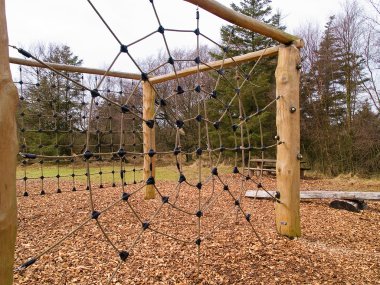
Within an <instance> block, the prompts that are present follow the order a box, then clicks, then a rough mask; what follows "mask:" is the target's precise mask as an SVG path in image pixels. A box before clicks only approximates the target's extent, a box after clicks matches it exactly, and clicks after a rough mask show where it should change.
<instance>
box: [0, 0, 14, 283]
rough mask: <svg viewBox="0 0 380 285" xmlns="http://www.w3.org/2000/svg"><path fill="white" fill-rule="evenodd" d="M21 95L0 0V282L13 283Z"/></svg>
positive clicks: (3, 5)
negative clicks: (13, 78)
mask: <svg viewBox="0 0 380 285" xmlns="http://www.w3.org/2000/svg"><path fill="white" fill-rule="evenodd" d="M17 102H18V95H17V88H16V86H15V85H14V84H13V81H12V75H11V71H10V67H9V50H8V33H7V21H6V15H5V3H4V0H0V137H1V139H0V173H1V179H0V284H2V285H8V284H12V283H13V263H14V250H15V242H16V228H17V205H16V164H17V163H16V157H17V152H18V141H17V128H16V117H15V116H16V109H17Z"/></svg>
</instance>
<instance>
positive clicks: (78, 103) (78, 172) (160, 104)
mask: <svg viewBox="0 0 380 285" xmlns="http://www.w3.org/2000/svg"><path fill="white" fill-rule="evenodd" d="M88 2H89V4H90V6H91V8H92V9H93V10H94V11H95V12H96V14H97V15H98V17H99V18H100V20H101V21H102V22H103V23H104V25H105V26H106V27H107V29H108V30H109V32H110V33H111V34H112V36H113V37H114V39H115V40H116V41H117V42H118V44H119V45H120V50H119V52H118V53H117V55H116V57H115V58H114V60H113V61H112V63H111V64H110V66H109V68H108V69H107V71H106V72H105V73H104V75H102V76H89V75H84V74H79V73H70V72H67V71H59V70H57V69H56V68H54V67H52V66H51V65H49V64H46V63H44V62H42V61H41V60H40V59H38V58H37V57H36V56H34V55H33V54H32V53H30V52H28V51H25V50H24V49H21V48H18V47H14V48H16V49H17V50H18V51H19V52H20V53H21V54H22V55H24V56H25V57H27V58H31V59H33V60H35V61H37V62H39V64H40V65H42V67H37V68H33V69H30V68H26V67H22V66H20V67H19V78H18V79H16V80H15V83H16V84H17V85H18V87H19V94H20V113H19V132H20V135H19V137H20V162H21V169H22V176H21V177H19V181H18V185H19V196H24V197H28V196H30V195H36V194H40V195H46V194H53V193H57V195H58V194H61V195H62V193H63V192H75V191H80V190H83V191H87V192H86V193H87V196H88V205H89V208H88V211H87V214H85V218H83V219H82V220H81V221H80V222H78V223H76V226H74V227H73V228H72V229H71V230H70V231H69V232H68V233H65V234H64V235H63V236H62V237H61V238H57V239H56V240H55V241H54V242H52V243H51V244H49V245H47V247H46V248H44V249H43V250H41V251H40V252H39V253H37V254H35V255H34V256H32V257H31V258H29V259H28V260H26V261H25V262H24V263H23V264H21V265H19V266H18V267H17V269H16V271H17V272H22V271H24V270H26V269H27V268H28V267H29V266H31V265H33V264H34V263H36V262H37V261H38V260H39V259H41V258H42V257H43V256H44V255H46V254H48V253H51V252H54V251H55V250H56V249H57V248H58V247H59V246H60V245H61V244H63V243H64V242H65V241H66V240H68V239H69V238H73V236H75V234H76V233H77V232H78V231H79V230H81V229H83V228H84V227H85V226H87V225H88V224H90V223H94V224H95V225H96V228H97V229H98V231H99V232H100V233H101V235H102V237H103V238H104V240H105V241H106V242H107V244H108V245H109V248H110V249H111V250H112V251H114V253H115V256H117V257H118V261H117V263H116V265H115V266H114V268H113V270H112V273H111V274H110V275H109V276H108V278H107V279H108V281H107V284H109V283H111V282H112V280H113V279H114V277H115V276H116V275H117V273H118V272H119V270H120V269H121V268H122V267H123V264H125V263H126V262H127V261H128V260H129V259H130V258H131V257H132V254H134V255H137V254H138V253H137V252H136V251H137V250H136V248H137V246H138V244H139V243H140V242H141V240H142V239H143V238H144V236H145V235H146V234H147V233H150V234H155V235H158V236H161V237H164V238H167V239H168V240H171V241H175V242H177V243H180V244H184V245H187V246H193V247H195V250H196V260H197V261H196V264H197V272H198V277H199V274H200V271H201V269H200V267H201V264H202V263H201V248H202V246H201V245H202V243H203V242H204V241H207V240H210V239H211V238H212V236H213V234H214V233H215V232H216V231H218V230H219V229H220V227H221V226H222V225H223V224H224V223H225V221H226V219H227V218H228V217H229V216H231V215H232V214H233V213H235V214H236V217H239V216H241V217H243V218H244V219H245V220H246V223H247V225H248V227H249V228H250V229H251V231H252V233H253V235H254V236H255V238H256V239H257V241H258V242H260V243H263V241H262V239H261V237H260V233H259V232H258V231H257V230H256V228H255V226H254V223H253V219H252V216H251V214H250V213H248V212H247V211H246V209H245V208H244V204H243V197H244V193H245V191H246V190H247V189H248V188H256V189H262V190H264V191H266V187H265V185H264V184H263V181H262V176H259V177H255V176H252V175H250V172H249V169H250V168H251V165H250V163H251V162H250V161H251V158H253V156H254V155H255V156H259V157H261V158H263V157H264V153H265V152H274V149H275V147H276V146H277V145H278V144H280V143H281V141H280V140H279V138H278V137H276V136H275V134H276V133H275V132H274V133H270V135H264V133H263V126H262V123H261V118H262V116H264V115H265V114H268V113H269V111H271V108H273V106H274V104H275V103H276V101H277V100H278V99H279V98H278V97H277V98H276V97H275V96H273V98H272V99H271V100H267V102H265V104H264V105H260V104H259V103H258V102H257V101H258V100H257V98H256V95H255V94H254V93H253V92H252V93H250V94H249V95H248V98H250V100H253V101H254V102H255V106H256V107H255V109H254V110H246V109H247V108H246V106H245V101H244V100H246V98H247V93H246V92H245V91H244V90H245V89H247V90H250V89H252V88H247V87H252V86H254V87H257V86H255V83H254V80H253V79H254V77H255V71H256V68H257V66H258V64H259V63H260V61H261V60H262V57H259V58H258V60H256V62H254V63H251V64H249V65H247V66H243V65H238V64H235V67H233V68H227V67H225V62H227V60H229V61H232V62H233V61H234V58H233V57H232V55H230V54H229V46H228V45H227V46H226V45H224V46H223V45H220V44H218V43H217V42H216V41H214V40H212V39H211V38H210V37H208V36H206V35H204V34H203V33H202V32H201V28H200V13H199V11H198V10H197V11H196V27H195V29H194V28H193V29H189V30H178V29H170V28H166V27H165V26H164V23H163V22H161V19H160V17H159V14H158V12H157V9H156V7H155V4H154V2H153V1H149V2H150V4H151V7H152V9H153V11H154V14H155V16H156V19H157V24H158V28H157V29H156V30H155V31H153V32H152V33H150V34H148V35H145V36H143V37H142V38H140V39H138V40H136V41H134V42H131V43H129V44H124V43H123V42H122V41H121V40H120V39H119V38H118V37H117V35H116V34H115V33H114V31H113V30H112V29H111V27H110V26H109V25H108V23H107V22H106V20H105V19H104V18H103V17H102V15H101V13H100V12H99V11H98V10H97V8H96V7H95V6H94V4H93V3H92V2H91V1H88ZM168 33H191V34H193V35H194V36H195V42H196V48H195V51H194V56H193V57H192V58H176V56H175V55H174V54H173V52H172V50H171V49H170V48H169V44H168V40H167V34H168ZM156 34H159V35H161V38H162V41H163V43H164V47H165V54H166V58H165V60H163V62H162V63H159V64H158V65H157V66H155V67H153V68H151V69H149V70H147V69H146V67H145V66H143V65H141V64H139V63H138V61H137V60H136V59H135V58H134V57H133V55H132V54H131V52H130V48H131V47H132V46H134V45H136V44H138V43H143V42H144V40H145V39H147V38H149V37H151V36H153V35H156ZM231 38H232V37H231ZM201 40H206V41H207V42H209V43H211V44H213V45H215V46H216V49H215V50H216V51H217V53H218V54H219V60H220V61H221V64H220V66H218V67H217V68H214V67H213V66H212V65H210V64H209V63H207V62H206V61H205V60H204V58H205V55H204V54H202V49H201ZM263 54H264V53H263ZM124 55H126V56H127V57H128V58H129V59H130V60H131V62H132V63H133V64H134V66H135V68H137V70H139V72H140V75H141V76H140V79H138V80H126V79H120V78H115V77H112V76H110V75H109V73H110V70H111V69H112V67H113V66H114V64H115V62H116V61H117V60H118V59H119V57H120V56H124ZM226 65H227V64H226ZM168 67H169V69H170V70H171V71H172V74H173V76H172V79H171V80H165V81H162V82H158V83H157V82H155V81H154V78H157V76H159V75H162V74H163V72H166V71H167V70H168ZM180 67H181V68H183V67H188V68H195V70H196V72H195V73H194V75H191V76H188V77H185V78H182V77H181V68H180ZM204 67H205V68H207V69H208V70H209V72H207V73H206V72H201V71H202V68H204ZM47 79H49V80H47ZM143 86H144V88H149V89H151V90H152V92H154V94H155V95H154V97H155V98H154V104H153V105H154V106H155V110H154V112H153V116H152V117H150V118H145V117H144V116H143V113H144V108H145V107H146V106H144V104H143V91H142V89H143ZM144 103H145V102H144ZM143 129H145V131H146V132H149V133H150V134H151V138H150V139H149V140H148V142H144V141H143V139H142V133H143ZM153 130H155V131H156V133H157V137H160V138H162V139H165V141H166V142H165V143H162V142H158V143H157V144H156V143H155V142H154V138H153V137H152V136H154V133H153V132H152V131H153ZM152 134H153V135H152ZM46 142H49V143H50V144H47V143H46ZM168 146H169V147H168ZM168 148H169V149H168ZM160 157H161V158H168V160H170V161H171V162H173V163H174V164H175V166H176V167H175V168H176V170H175V171H176V172H177V182H176V183H175V185H171V186H170V187H168V185H167V184H162V185H161V184H160V182H159V181H156V180H157V179H156V177H155V173H154V172H155V166H156V165H157V164H159V158H160ZM186 159H192V160H194V161H195V163H194V164H193V165H192V166H191V167H194V166H195V168H196V171H195V172H193V173H190V171H188V168H189V164H188V162H186ZM144 160H145V161H147V164H146V165H145V168H147V169H146V170H147V172H148V174H149V175H148V177H147V179H143V176H142V173H141V172H142V170H143V167H141V166H140V165H141V164H142V163H143V161H144ZM226 161H230V162H231V164H232V167H231V169H229V173H230V174H227V175H226V174H223V173H222V170H223V169H224V168H225V167H224V164H223V163H224V162H226ZM81 165H83V166H81ZM30 169H31V170H32V173H34V174H33V175H29V174H28V173H31V171H30ZM36 169H37V171H36ZM52 169H53V170H52ZM53 172H54V174H52V173H53ZM35 173H38V175H36V174H35ZM192 176H194V177H192ZM234 181H239V182H238V183H235V182H234ZM52 185H55V186H54V188H55V190H54V191H51V189H52V188H53V187H52ZM237 185H238V186H237ZM106 187H112V188H114V189H115V191H117V192H118V193H120V195H119V197H118V198H115V199H114V200H113V201H112V202H110V203H108V204H107V205H103V204H104V203H101V202H98V201H96V191H100V190H98V189H100V188H106ZM147 187H150V188H151V189H153V190H154V193H155V196H156V198H155V200H154V204H153V205H154V206H153V208H154V210H153V211H152V212H151V213H149V215H148V214H147V212H144V211H141V210H138V209H137V204H138V203H142V201H141V199H142V196H141V193H142V192H143V191H144V190H145V189H146V188H147ZM168 188H171V189H168ZM189 192H191V193H195V194H192V196H194V197H196V198H195V199H193V200H187V197H188V195H189V194H188V193H189ZM268 194H269V195H271V194H270V193H269V192H268ZM271 196H272V195H271ZM272 198H273V200H274V201H277V198H276V197H273V196H272ZM74 199H75V198H74ZM221 200H223V201H228V203H229V204H230V210H229V211H226V212H225V213H223V214H222V215H218V217H217V218H215V215H214V212H215V211H216V207H217V205H218V203H219V202H220V201H221ZM190 201H191V202H190ZM121 205H124V207H122V208H120V207H121ZM112 211H127V213H126V214H128V215H129V219H128V222H131V227H133V226H136V225H137V228H138V230H131V231H130V232H129V233H126V236H128V239H126V240H121V239H119V238H116V237H115V236H114V235H113V234H112V233H111V232H110V230H109V229H108V228H107V224H106V221H109V219H104V221H103V220H102V217H103V216H106V215H107V214H109V213H112ZM164 212H165V214H164ZM174 215H177V216H178V217H179V220H180V221H185V220H187V221H188V224H189V227H190V226H191V227H192V229H189V231H188V233H187V235H182V234H181V235H178V234H176V230H175V227H176V222H173V219H172V217H173V216H174ZM207 216H209V217H212V224H211V226H206V221H207ZM176 221H178V220H176Z"/></svg>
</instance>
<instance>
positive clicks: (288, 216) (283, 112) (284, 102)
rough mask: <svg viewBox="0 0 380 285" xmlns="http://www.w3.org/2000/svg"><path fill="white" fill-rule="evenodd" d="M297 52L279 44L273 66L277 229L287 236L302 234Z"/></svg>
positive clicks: (291, 47)
mask: <svg viewBox="0 0 380 285" xmlns="http://www.w3.org/2000/svg"><path fill="white" fill-rule="evenodd" d="M299 64H300V53H299V50H298V49H297V48H296V47H295V46H293V45H291V46H281V47H280V49H279V53H278V63H277V69H276V94H277V96H280V99H279V100H277V114H276V124H277V135H278V136H279V138H280V141H281V142H283V143H282V144H280V145H278V147H277V162H276V174H277V189H278V190H279V192H280V198H279V200H280V202H276V205H275V210H276V227H277V232H278V233H280V234H282V235H285V236H288V237H298V236H300V235H301V226H300V160H299V159H298V158H300V157H299V153H300V110H299V84H300V71H299V68H298V67H299Z"/></svg>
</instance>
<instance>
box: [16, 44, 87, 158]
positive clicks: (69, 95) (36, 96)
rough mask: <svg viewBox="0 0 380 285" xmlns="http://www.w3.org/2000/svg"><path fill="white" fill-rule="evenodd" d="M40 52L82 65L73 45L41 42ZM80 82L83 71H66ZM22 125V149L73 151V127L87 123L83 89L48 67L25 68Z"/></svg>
mask: <svg viewBox="0 0 380 285" xmlns="http://www.w3.org/2000/svg"><path fill="white" fill-rule="evenodd" d="M36 54H37V56H38V57H39V58H40V59H41V60H42V61H45V62H51V63H59V64H66V65H81V63H82V61H81V60H80V59H79V58H78V57H77V56H76V55H74V54H73V53H72V51H71V49H70V47H68V46H65V45H63V46H60V45H49V46H48V47H45V46H42V45H40V46H38V47H37V51H36ZM65 74H66V75H67V76H69V77H70V78H71V79H73V80H75V81H77V82H80V81H81V75H80V74H75V73H70V74H68V73H65ZM23 81H24V91H23V94H22V100H21V101H22V102H21V110H22V113H21V114H20V117H19V125H20V126H22V128H21V132H22V134H21V135H22V137H23V138H25V142H26V145H24V146H23V147H22V150H21V151H28V152H32V153H38V154H45V155H53V154H54V155H55V154H57V153H60V154H69V151H68V148H67V147H61V146H63V145H69V144H70V142H69V136H68V135H67V133H68V131H69V130H70V129H74V130H79V129H81V128H82V127H83V125H84V124H83V123H82V120H83V119H82V114H81V110H82V109H83V108H84V107H85V102H82V101H83V96H81V92H82V90H81V89H80V88H79V87H78V86H77V85H75V84H73V83H72V82H70V81H69V80H67V79H65V78H63V77H62V76H59V75H56V74H55V73H54V72H52V71H50V70H49V69H46V68H24V70H23Z"/></svg>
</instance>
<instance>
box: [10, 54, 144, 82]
mask: <svg viewBox="0 0 380 285" xmlns="http://www.w3.org/2000/svg"><path fill="white" fill-rule="evenodd" d="M9 62H10V63H13V64H21V65H26V66H33V67H44V68H46V67H45V66H44V65H43V64H41V63H39V62H37V61H34V60H28V59H22V58H16V57H10V58H9ZM46 64H47V65H49V66H51V67H53V68H55V69H57V70H60V71H69V72H78V73H88V74H96V75H104V74H105V73H106V72H107V70H104V69H97V68H89V67H82V66H75V65H67V64H58V63H50V62H46ZM107 76H112V77H117V78H125V79H135V80H140V79H141V74H137V73H127V72H119V71H109V72H108V73H107Z"/></svg>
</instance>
